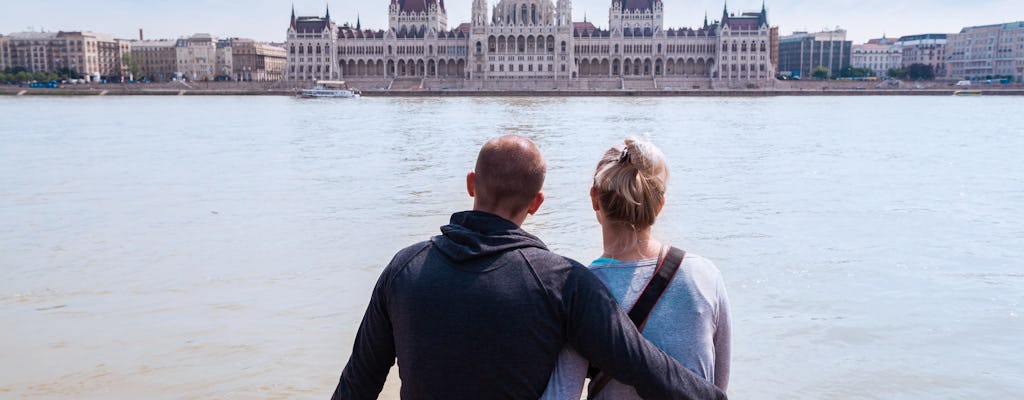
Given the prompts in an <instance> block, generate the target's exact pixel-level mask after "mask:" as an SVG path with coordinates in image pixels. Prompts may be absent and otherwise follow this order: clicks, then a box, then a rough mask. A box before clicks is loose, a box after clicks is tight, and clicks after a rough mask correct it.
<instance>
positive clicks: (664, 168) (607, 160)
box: [594, 136, 668, 227]
mask: <svg viewBox="0 0 1024 400" xmlns="http://www.w3.org/2000/svg"><path fill="white" fill-rule="evenodd" d="M667 186H668V165H667V164H666V163H665V155H664V154H662V153H661V150H658V148H657V147H655V146H654V145H653V144H651V142H648V141H646V140H642V139H637V138H635V137H632V136H631V137H627V138H626V140H625V145H618V146H615V147H612V148H611V149H609V150H608V151H607V152H606V153H604V157H602V158H601V161H600V162H598V163H597V171H596V172H595V173H594V188H595V189H596V191H597V199H598V204H600V205H601V209H602V210H603V212H604V216H605V218H606V219H607V220H610V221H615V222H625V223H629V224H630V225H633V226H634V227H648V226H652V225H654V221H655V220H656V219H657V218H658V212H659V211H661V205H662V202H663V201H664V199H665V189H666V188H667Z"/></svg>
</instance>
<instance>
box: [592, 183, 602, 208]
mask: <svg viewBox="0 0 1024 400" xmlns="http://www.w3.org/2000/svg"><path fill="white" fill-rule="evenodd" d="M590 206H591V207H593V208H594V211H601V203H599V202H598V201H597V187H594V186H591V187H590Z"/></svg>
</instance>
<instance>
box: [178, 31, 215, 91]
mask: <svg viewBox="0 0 1024 400" xmlns="http://www.w3.org/2000/svg"><path fill="white" fill-rule="evenodd" d="M175 56H176V61H177V69H176V70H175V74H176V75H178V77H179V78H183V79H185V80H189V81H212V80H214V79H216V78H217V75H218V65H217V39H216V38H214V37H213V36H210V35H209V34H205V33H197V34H195V35H192V36H191V37H187V38H181V39H178V41H177V43H176V44H175Z"/></svg>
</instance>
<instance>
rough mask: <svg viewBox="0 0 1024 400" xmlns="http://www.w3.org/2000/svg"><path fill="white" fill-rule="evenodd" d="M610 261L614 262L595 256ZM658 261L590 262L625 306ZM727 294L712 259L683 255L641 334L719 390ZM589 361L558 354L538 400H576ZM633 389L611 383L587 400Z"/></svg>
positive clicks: (725, 359)
mask: <svg viewBox="0 0 1024 400" xmlns="http://www.w3.org/2000/svg"><path fill="white" fill-rule="evenodd" d="M599 261H613V260H599ZM657 263H658V260H657V259H648V260H640V261H631V262H596V263H595V264H594V265H591V267H590V268H591V271H593V272H594V273H595V274H596V275H597V276H598V278H600V279H601V281H603V282H604V283H605V284H606V285H608V287H609V289H610V290H611V292H612V294H613V295H614V296H615V298H616V299H617V300H618V301H619V302H620V303H621V304H622V307H623V309H625V310H628V309H630V308H632V307H633V304H634V303H636V300H637V298H638V297H640V293H642V292H643V290H644V288H645V287H646V286H647V283H648V282H649V281H650V280H651V276H652V275H654V271H655V270H656V269H657ZM730 332H731V327H730V321H729V298H728V296H727V294H726V290H725V283H724V280H723V279H722V275H721V273H720V272H719V270H718V268H716V267H715V265H714V264H712V263H711V261H708V260H707V259H705V258H703V257H700V256H697V255H694V254H687V255H686V258H685V260H684V261H683V264H682V266H681V267H680V268H679V272H677V273H676V276H675V277H674V278H673V279H672V282H671V284H670V285H669V286H668V288H666V289H665V293H664V295H662V297H661V299H660V300H659V301H658V304H657V305H656V306H655V307H654V309H653V310H652V311H651V316H650V318H649V319H648V320H647V325H646V327H645V329H644V333H643V334H644V337H646V338H648V339H650V340H651V342H653V343H654V344H656V345H658V347H659V348H661V349H662V350H665V352H666V353H668V354H669V355H670V356H672V357H673V358H675V359H676V360H678V361H679V362H680V363H681V364H682V365H683V366H685V367H687V368H689V369H690V370H691V371H693V372H695V373H696V374H697V375H700V376H702V377H704V378H705V379H707V380H708V381H709V382H711V383H714V384H715V385H716V386H718V387H719V388H721V389H722V390H726V389H727V388H728V385H729V367H730V357H731V349H730V339H731V338H730V336H731V334H730ZM587 366H588V362H587V359H586V357H584V356H582V355H580V354H579V353H578V352H576V351H574V350H573V349H572V348H566V349H565V350H563V352H562V354H561V355H560V356H559V360H558V367H556V369H555V372H554V373H553V374H552V376H551V382H550V383H549V384H548V388H547V390H546V391H545V393H544V396H543V397H541V400H568V399H572V400H577V399H579V398H580V393H581V391H582V390H583V380H584V378H586V375H587ZM639 398H641V396H639V395H638V394H637V391H635V390H634V388H632V387H630V386H629V385H627V384H623V383H622V382H617V381H612V382H610V383H609V384H608V385H607V386H606V387H605V388H604V390H602V391H601V393H600V394H599V395H598V396H596V397H593V396H591V397H590V400H595V399H596V400H602V399H615V400H630V399H639Z"/></svg>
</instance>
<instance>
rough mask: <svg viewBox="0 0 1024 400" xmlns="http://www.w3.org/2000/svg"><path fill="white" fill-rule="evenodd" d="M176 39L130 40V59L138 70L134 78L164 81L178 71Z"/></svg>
mask: <svg viewBox="0 0 1024 400" xmlns="http://www.w3.org/2000/svg"><path fill="white" fill-rule="evenodd" d="M177 44H178V42H177V41H176V40H166V39H165V40H138V41H133V42H131V54H132V57H131V61H132V62H133V63H134V64H135V67H136V69H137V70H138V72H139V76H136V77H135V79H136V80H140V79H143V78H146V79H149V80H151V81H154V82H166V81H169V80H171V79H172V78H174V73H175V72H177V71H178V51H177Z"/></svg>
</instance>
